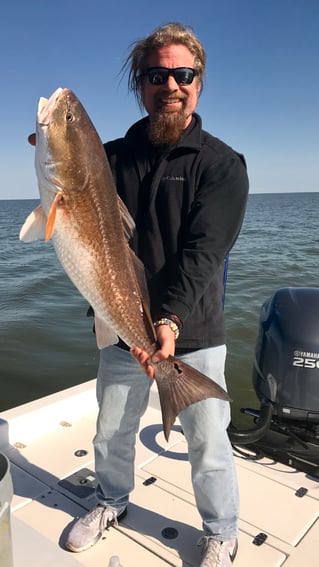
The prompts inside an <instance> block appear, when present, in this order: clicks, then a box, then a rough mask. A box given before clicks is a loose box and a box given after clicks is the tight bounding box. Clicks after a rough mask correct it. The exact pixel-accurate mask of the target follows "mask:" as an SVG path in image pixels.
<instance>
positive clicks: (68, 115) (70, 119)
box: [65, 112, 74, 122]
mask: <svg viewBox="0 0 319 567" xmlns="http://www.w3.org/2000/svg"><path fill="white" fill-rule="evenodd" d="M65 119H66V121H67V122H73V120H74V116H73V114H72V112H67V113H66V115H65Z"/></svg>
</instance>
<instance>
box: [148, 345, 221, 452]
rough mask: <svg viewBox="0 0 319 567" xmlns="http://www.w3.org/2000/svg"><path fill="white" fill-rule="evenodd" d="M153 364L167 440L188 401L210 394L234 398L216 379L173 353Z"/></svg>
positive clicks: (216, 396) (208, 396)
mask: <svg viewBox="0 0 319 567" xmlns="http://www.w3.org/2000/svg"><path fill="white" fill-rule="evenodd" d="M154 366H155V380H156V384H157V388H158V393H159V399H160V405H161V411H162V419H163V429H164V436H165V439H166V441H168V438H169V434H170V430H171V427H172V425H173V424H174V422H175V419H176V417H177V415H178V414H179V413H180V412H181V411H182V410H183V409H185V408H187V407H188V406H189V405H191V404H194V403H195V402H200V401H201V400H206V399H207V398H219V399H221V400H225V401H231V399H230V397H229V395H228V394H227V392H226V391H225V390H224V389H223V388H222V387H221V386H219V385H218V384H217V383H216V382H214V380H211V379H210V378H208V377H207V376H205V375H204V374H202V373H201V372H199V371H198V370H195V368H192V367H191V366H189V365H188V364H185V362H182V361H181V360H178V359H176V358H174V357H172V356H170V357H169V358H168V359H167V360H163V361H161V362H158V363H157V364H156V365H154Z"/></svg>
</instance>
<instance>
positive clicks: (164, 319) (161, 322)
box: [154, 317, 179, 341]
mask: <svg viewBox="0 0 319 567" xmlns="http://www.w3.org/2000/svg"><path fill="white" fill-rule="evenodd" d="M161 325H168V326H169V327H170V329H172V331H173V333H174V335H175V341H177V339H178V337H179V328H178V325H176V323H174V321H172V320H171V319H168V318H167V317H162V319H158V321H155V323H154V327H155V329H156V327H160V326H161Z"/></svg>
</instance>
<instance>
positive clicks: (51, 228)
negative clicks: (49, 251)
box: [45, 193, 63, 242]
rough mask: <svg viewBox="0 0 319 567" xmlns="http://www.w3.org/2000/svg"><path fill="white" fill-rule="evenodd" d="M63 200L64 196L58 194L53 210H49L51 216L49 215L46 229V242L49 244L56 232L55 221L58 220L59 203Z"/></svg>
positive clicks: (53, 202) (52, 206)
mask: <svg viewBox="0 0 319 567" xmlns="http://www.w3.org/2000/svg"><path fill="white" fill-rule="evenodd" d="M62 200H63V196H62V195H61V193H57V194H56V195H55V197H54V199H53V201H52V205H51V208H50V210H49V214H48V218H47V224H46V227H45V241H46V242H48V240H50V238H51V236H52V234H53V232H54V225H55V219H56V212H57V208H58V205H59V203H60V202H61V201H62Z"/></svg>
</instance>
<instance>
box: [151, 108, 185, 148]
mask: <svg viewBox="0 0 319 567" xmlns="http://www.w3.org/2000/svg"><path fill="white" fill-rule="evenodd" d="M186 119H187V116H186V114H185V112H184V110H183V109H182V110H181V111H180V112H167V111H165V110H158V112H157V113H156V114H155V116H154V118H153V120H152V121H150V123H149V127H148V137H149V140H150V141H151V142H152V143H153V144H155V145H157V146H158V145H169V146H171V145H174V144H176V143H177V142H178V140H179V139H180V138H181V136H182V134H183V132H184V130H185V122H186Z"/></svg>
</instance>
